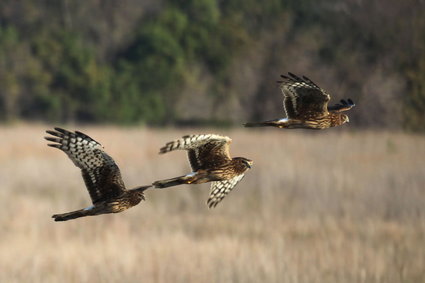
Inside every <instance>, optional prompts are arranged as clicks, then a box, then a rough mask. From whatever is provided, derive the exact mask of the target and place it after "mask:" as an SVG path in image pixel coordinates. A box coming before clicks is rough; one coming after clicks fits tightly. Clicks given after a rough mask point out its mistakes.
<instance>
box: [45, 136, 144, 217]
mask: <svg viewBox="0 0 425 283" xmlns="http://www.w3.org/2000/svg"><path fill="white" fill-rule="evenodd" d="M46 132H47V133H48V134H50V135H52V136H48V137H45V139H46V140H48V141H51V142H53V143H51V144H48V146H51V147H56V148H59V149H60V150H62V151H63V152H65V153H66V154H67V155H68V157H69V158H70V159H71V160H72V162H74V164H75V165H76V166H77V167H79V168H80V169H81V173H82V175H83V179H84V182H85V184H86V187H87V190H88V191H89V194H90V197H91V200H92V202H93V205H92V206H89V207H87V208H84V209H80V210H76V211H72V212H68V213H63V214H55V215H53V216H52V217H53V218H54V219H55V221H67V220H70V219H74V218H78V217H84V216H91V215H98V214H105V213H117V212H121V211H124V210H126V209H128V208H130V207H132V206H135V205H137V204H138V203H139V202H140V201H141V200H144V199H145V197H144V195H143V192H144V191H145V190H146V189H147V188H149V187H151V186H143V187H137V188H134V189H132V190H126V188H125V185H124V182H123V180H122V178H121V173H120V169H119V168H118V166H117V165H116V164H115V162H114V160H113V159H112V157H110V156H109V155H108V154H107V153H106V152H105V151H104V150H103V147H102V145H100V143H98V142H97V141H95V140H93V139H92V138H90V137H89V136H87V135H85V134H83V133H81V132H78V131H75V132H74V133H72V132H69V131H67V130H64V129H61V128H55V131H46Z"/></svg>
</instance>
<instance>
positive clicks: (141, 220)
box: [0, 125, 425, 283]
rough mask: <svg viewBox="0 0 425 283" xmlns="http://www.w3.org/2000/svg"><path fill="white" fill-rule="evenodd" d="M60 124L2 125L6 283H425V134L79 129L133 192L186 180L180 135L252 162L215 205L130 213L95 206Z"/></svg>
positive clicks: (0, 250)
mask: <svg viewBox="0 0 425 283" xmlns="http://www.w3.org/2000/svg"><path fill="white" fill-rule="evenodd" d="M49 127H50V126H44V125H30V126H28V125H16V126H13V127H12V126H3V127H0V137H1V138H0V188H1V190H0V194H1V196H0V202H1V207H2V213H1V214H0V225H1V228H2V229H1V232H0V239H1V241H0V282H294V283H295V282H335V283H336V282H353V283H354V282H356V283H357V282H425V136H420V135H408V134H403V133H392V132H379V133H374V132H373V131H352V130H351V129H350V128H349V127H348V126H344V127H340V128H335V129H331V130H326V131H314V132H313V131H310V132H309V131H289V130H286V131H285V130H278V129H264V130H247V129H243V128H242V129H237V130H221V129H220V130H217V129H204V130H200V129H196V130H190V129H180V130H175V129H169V130H153V129H146V128H121V127H76V126H67V127H65V128H67V129H70V130H75V129H78V130H80V131H83V132H85V133H86V134H88V135H90V136H91V137H93V138H94V139H96V140H98V141H99V142H101V143H102V144H103V146H104V147H105V148H106V151H107V152H108V153H109V154H110V155H111V156H112V157H113V158H114V159H115V161H116V162H117V164H118V165H119V166H120V168H121V173H122V175H123V179H124V182H125V183H126V185H127V186H128V187H129V188H131V187H134V186H138V185H144V184H149V183H151V182H152V181H155V180H157V179H164V178H169V177H174V176H178V175H181V174H184V173H188V172H190V168H189V165H188V162H187V158H186V154H185V152H172V153H168V154H166V155H158V154H157V152H158V150H159V148H160V147H161V146H162V145H163V144H164V143H165V142H168V141H170V140H173V139H175V138H178V137H180V136H181V135H183V134H190V133H205V132H216V133H218V134H225V135H229V136H230V137H231V138H232V139H233V143H232V147H231V153H232V155H233V156H244V157H247V158H250V159H253V160H254V166H253V168H252V169H251V170H250V171H249V172H248V173H247V174H246V177H245V178H244V179H243V180H242V181H241V182H240V183H239V184H238V186H237V187H236V188H235V190H234V191H233V192H232V193H231V194H230V195H228V196H227V197H226V198H225V199H224V200H223V201H222V203H220V204H219V205H218V206H217V208H215V209H211V210H209V209H208V208H207V206H206V205H205V201H206V200H207V198H208V191H209V184H204V185H192V186H180V187H174V188H169V189H164V190H149V191H147V193H146V198H147V200H146V201H145V202H142V203H141V204H140V205H138V206H136V207H134V208H132V209H130V210H128V211H126V212H123V213H120V214H116V215H102V216H97V217H86V218H80V219H76V220H72V221H68V222H61V223H55V222H54V221H53V220H52V219H51V218H50V217H51V215H52V214H54V213H62V212H67V211H71V210H75V209H79V208H83V207H87V206H89V205H90V204H91V203H90V199H89V196H88V193H87V191H86V189H85V187H84V183H83V180H82V178H81V175H80V172H79V169H78V168H76V167H75V166H74V165H73V164H72V162H71V161H70V160H69V159H68V158H67V156H66V155H65V154H64V153H62V152H60V151H59V150H57V149H54V148H49V147H47V146H46V143H47V142H46V141H45V140H44V139H43V136H44V135H45V134H44V130H45V129H47V128H49Z"/></svg>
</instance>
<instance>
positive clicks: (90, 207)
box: [84, 205, 94, 210]
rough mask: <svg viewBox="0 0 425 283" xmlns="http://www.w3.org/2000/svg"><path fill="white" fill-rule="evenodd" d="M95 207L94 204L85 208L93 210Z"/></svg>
mask: <svg viewBox="0 0 425 283" xmlns="http://www.w3.org/2000/svg"><path fill="white" fill-rule="evenodd" d="M93 208H94V205H92V206H89V207H86V208H84V210H92V209H93Z"/></svg>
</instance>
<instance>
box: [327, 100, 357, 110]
mask: <svg viewBox="0 0 425 283" xmlns="http://www.w3.org/2000/svg"><path fill="white" fill-rule="evenodd" d="M354 106H356V104H355V103H354V102H353V101H352V100H351V99H350V98H349V99H347V100H344V99H341V101H340V103H338V104H335V105H332V106H328V111H334V112H343V111H348V110H350V109H351V108H353V107H354Z"/></svg>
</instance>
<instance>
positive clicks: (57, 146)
mask: <svg viewBox="0 0 425 283" xmlns="http://www.w3.org/2000/svg"><path fill="white" fill-rule="evenodd" d="M47 146H51V147H56V148H59V149H60V145H59V144H56V143H49V144H47Z"/></svg>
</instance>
